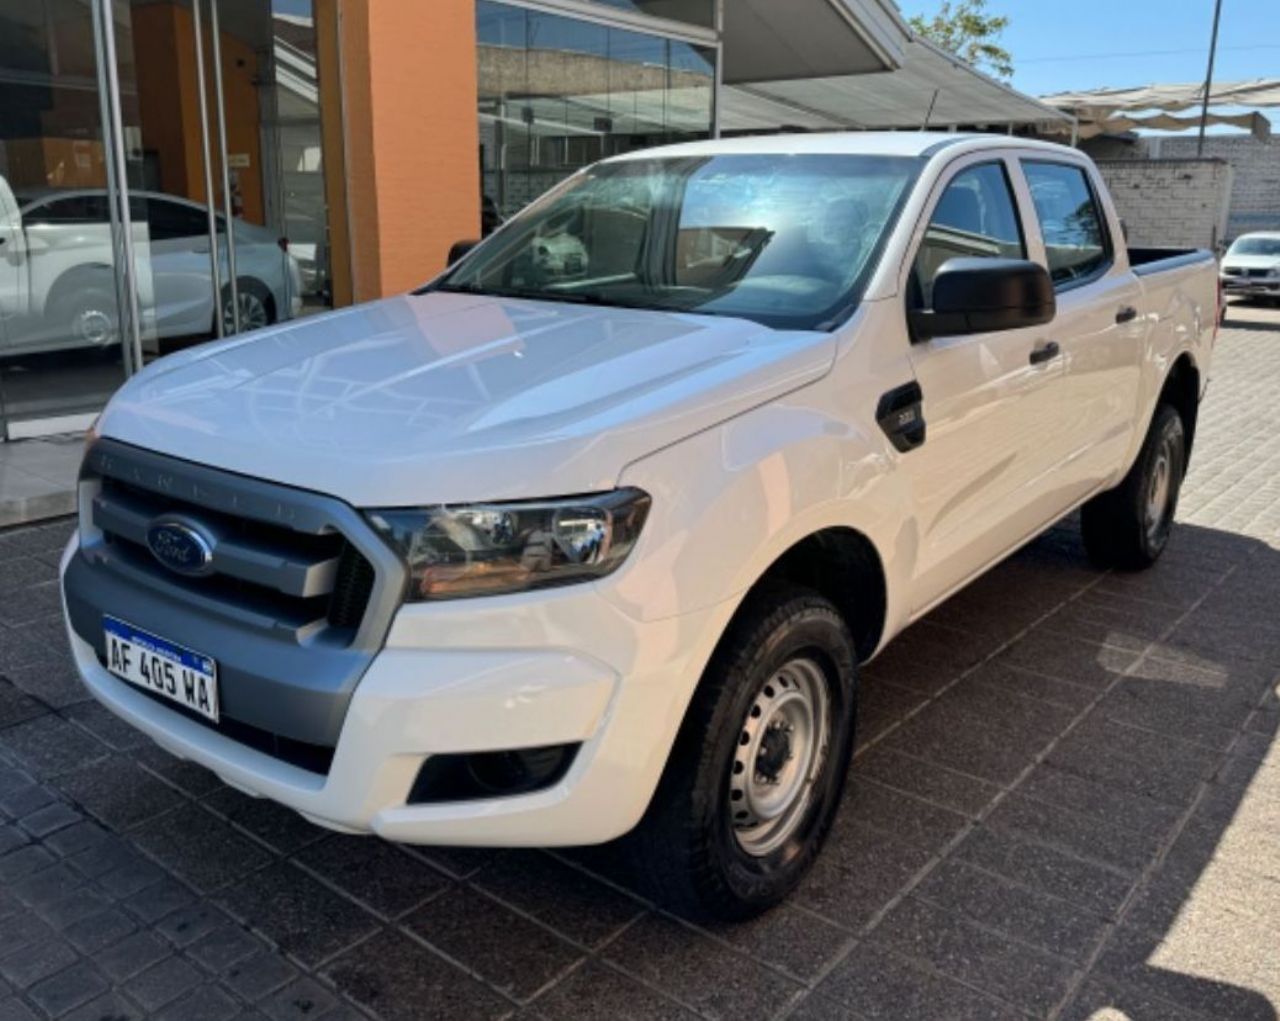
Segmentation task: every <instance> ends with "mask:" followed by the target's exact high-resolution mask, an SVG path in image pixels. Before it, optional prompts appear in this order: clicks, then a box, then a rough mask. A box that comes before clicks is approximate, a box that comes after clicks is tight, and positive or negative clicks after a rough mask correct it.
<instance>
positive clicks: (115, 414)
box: [100, 293, 835, 506]
mask: <svg viewBox="0 0 1280 1021" xmlns="http://www.w3.org/2000/svg"><path fill="white" fill-rule="evenodd" d="M834 353H835V342H834V339H833V337H832V335H830V334H827V333H809V332H781V331H775V330H770V329H768V328H766V327H763V326H760V325H758V324H755V323H751V322H747V321H745V320H741V319H728V318H715V317H708V316H692V315H682V314H675V313H666V312H652V311H647V310H644V311H642V310H631V309H618V308H600V307H589V306H581V305H570V304H561V303H553V302H531V301H517V300H508V299H500V298H490V297H484V296H476V295H465V294H446V293H428V294H423V295H407V296H402V297H396V298H389V299H386V300H384V301H379V302H375V303H373V304H370V305H363V306H359V307H356V308H352V309H347V310H344V311H341V312H336V313H332V314H329V315H324V316H318V317H315V318H312V319H305V320H301V321H296V322H293V323H290V324H286V325H283V326H279V327H275V328H272V329H268V330H263V331H260V332H258V333H256V334H253V335H251V336H249V337H245V338H233V339H231V340H227V341H221V342H218V343H215V344H208V345H204V346H202V347H200V348H195V349H192V350H190V351H186V352H183V353H181V354H177V355H174V356H171V357H169V358H165V359H163V360H161V361H159V362H157V363H155V364H153V365H152V366H150V367H149V368H148V369H146V370H145V371H143V372H142V373H140V374H139V375H137V376H135V377H134V378H133V379H132V380H131V381H130V382H129V383H128V384H126V385H125V387H124V388H123V389H122V390H121V391H120V392H119V393H118V394H117V395H116V397H115V398H114V399H113V400H112V402H111V404H110V405H109V406H108V408H107V410H106V412H105V413H104V415H103V417H102V421H101V424H100V428H101V430H102V432H103V434H104V435H108V436H112V437H114V438H116V439H119V440H122V441H124V442H127V443H134V444H137V445H139V446H143V447H147V448H150V449H153V450H159V451H162V452H166V453H170V454H173V455H175V456H178V457H182V458H186V459H188V460H192V461H197V462H200V463H203V464H210V465H214V466H218V467H223V468H227V469H230V470H233V471H237V472H241V473H244V474H247V475H254V476H259V477H264V478H269V479H273V480H276V481H280V482H285V483H288V484H292V485H297V486H302V487H306V488H309V489H316V490H320V491H323V492H328V493H332V494H335V495H337V496H340V497H342V498H344V499H346V500H348V501H349V502H351V503H354V504H357V505H363V506H393V505H411V504H426V503H436V502H459V501H465V500H498V499H512V498H520V497H530V496H549V495H554V494H557V493H576V492H588V491H592V490H599V489H607V488H610V487H612V486H613V485H614V484H615V482H616V480H617V478H618V475H619V473H620V472H621V470H622V469H623V468H624V467H625V466H626V465H627V464H628V463H630V462H632V461H634V460H635V459H637V458H639V457H643V456H644V455H645V454H647V453H650V452H652V451H654V450H656V449H659V448H661V447H663V446H665V445H668V444H670V443H673V442H675V441H677V440H680V439H683V438H684V437H686V436H689V435H691V434H693V433H695V432H697V431H699V430H701V429H705V428H707V427H708V426H710V425H714V424H715V423H717V422H719V421H723V420H725V419H726V418H729V417H731V416H733V415H736V414H739V413H740V412H742V411H744V410H746V409H748V408H750V407H753V406H755V405H758V404H760V403H763V402H764V401H767V400H769V399H770V398H772V397H775V396H777V395H779V394H782V393H785V392H787V391H788V390H791V389H794V388H796V387H798V386H802V385H804V384H805V383H808V382H810V381H812V380H814V379H817V378H819V377H821V376H822V375H823V374H824V373H825V372H826V371H827V370H828V369H829V368H830V365H831V362H832V359H833V357H834Z"/></svg>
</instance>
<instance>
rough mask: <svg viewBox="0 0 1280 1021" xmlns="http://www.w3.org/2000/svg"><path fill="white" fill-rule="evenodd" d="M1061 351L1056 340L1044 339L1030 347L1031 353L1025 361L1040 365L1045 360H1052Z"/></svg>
mask: <svg viewBox="0 0 1280 1021" xmlns="http://www.w3.org/2000/svg"><path fill="white" fill-rule="evenodd" d="M1061 353H1062V348H1060V347H1059V346H1058V342H1057V341H1056V340H1046V341H1044V343H1041V344H1037V345H1036V346H1035V347H1033V348H1032V349H1031V355H1030V357H1028V358H1027V361H1029V362H1030V363H1031V364H1032V365H1042V364H1044V363H1045V362H1049V361H1053V359H1055V358H1057V357H1058V355H1059V354H1061Z"/></svg>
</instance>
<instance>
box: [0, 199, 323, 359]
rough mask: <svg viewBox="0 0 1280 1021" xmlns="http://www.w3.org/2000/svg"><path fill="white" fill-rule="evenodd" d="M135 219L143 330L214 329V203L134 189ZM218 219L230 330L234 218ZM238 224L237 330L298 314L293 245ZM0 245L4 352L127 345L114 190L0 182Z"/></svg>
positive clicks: (164, 333)
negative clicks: (228, 241)
mask: <svg viewBox="0 0 1280 1021" xmlns="http://www.w3.org/2000/svg"><path fill="white" fill-rule="evenodd" d="M130 218H131V220H132V223H133V226H132V235H133V244H134V252H135V257H136V264H137V268H138V273H137V279H138V291H139V293H138V301H139V307H140V310H141V312H142V317H143V330H144V336H145V337H146V338H147V339H148V340H152V339H154V340H155V341H159V340H164V339H167V338H172V337H181V336H191V335H201V334H210V333H213V332H214V331H215V328H216V327H215V322H214V299H213V287H212V282H211V278H212V273H211V268H210V260H209V234H208V214H207V211H206V208H205V207H204V206H202V205H199V204H197V203H195V202H190V201H188V200H187V199H183V198H178V197H176V196H173V195H166V194H163V193H159V192H133V193H131V195H130ZM217 221H218V231H219V234H220V235H221V237H220V239H219V240H220V250H221V252H222V267H223V269H222V279H223V297H222V301H221V306H222V315H223V319H224V323H225V324H226V328H227V329H228V330H229V329H230V324H231V302H230V288H229V286H228V284H227V278H228V276H229V270H228V267H227V257H226V245H225V231H226V218H225V217H223V216H221V215H219V216H218V218H217ZM234 226H235V248H236V270H237V278H238V284H239V288H238V290H239V299H240V328H241V330H250V329H256V328H258V327H261V326H267V325H269V324H271V323H274V322H279V321H281V320H284V319H290V318H292V317H293V316H294V315H295V314H296V313H297V311H298V307H299V303H300V300H301V299H300V295H301V283H300V275H299V270H298V265H297V262H296V261H295V260H294V258H293V257H292V256H291V255H290V254H289V252H288V244H287V242H286V241H285V240H284V239H282V238H278V237H277V236H276V234H275V232H273V231H271V230H268V229H266V228H264V227H259V226H257V225H256V224H251V223H247V222H245V221H243V220H239V219H237V220H235V221H234ZM0 252H2V253H3V254H4V256H5V258H3V259H2V260H0V321H2V322H3V323H4V326H3V328H2V329H0V353H4V354H25V353H30V352H35V351H56V350H63V349H70V348H79V347H109V346H111V345H114V344H116V343H118V342H119V335H118V333H119V331H118V327H117V312H116V291H115V277H114V271H113V264H114V260H113V258H112V250H111V227H110V220H109V216H108V205H107V193H106V191H104V190H102V189H76V190H67V189H62V190H56V191H54V190H50V191H43V192H26V193H21V194H15V193H14V192H12V191H11V190H10V189H9V186H8V184H7V183H6V182H5V181H4V179H3V178H0Z"/></svg>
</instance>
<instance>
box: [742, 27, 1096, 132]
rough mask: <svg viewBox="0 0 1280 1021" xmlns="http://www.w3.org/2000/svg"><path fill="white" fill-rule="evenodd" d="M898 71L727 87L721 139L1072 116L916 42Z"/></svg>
mask: <svg viewBox="0 0 1280 1021" xmlns="http://www.w3.org/2000/svg"><path fill="white" fill-rule="evenodd" d="M902 52H903V55H902V63H901V66H900V67H899V68H898V69H897V70H894V71H888V72H882V73H879V74H849V75H839V76H834V77H815V78H805V79H797V80H789V81H757V82H753V83H749V84H736V85H726V86H725V87H724V91H723V94H722V106H721V112H720V126H721V130H723V131H777V130H779V129H795V128H799V129H803V130H819V131H820V130H824V129H828V130H829V129H833V128H835V129H839V128H859V129H877V128H920V127H923V126H925V125H926V124H928V125H932V126H946V125H953V124H954V125H967V126H978V125H1000V126H1003V125H1009V124H1035V125H1051V124H1054V123H1060V124H1063V125H1066V126H1067V127H1068V128H1069V127H1070V124H1071V117H1070V115H1068V114H1066V113H1063V112H1062V111H1061V110H1058V109H1055V108H1054V107H1052V106H1049V105H1048V104H1046V103H1043V102H1041V101H1039V100H1037V99H1033V98H1032V97H1030V96H1027V95H1023V94H1022V93H1021V92H1018V91H1016V90H1015V89H1012V88H1010V87H1009V86H1008V85H1005V84H1004V83H1003V82H999V81H997V80H996V79H994V78H992V77H990V76H988V75H985V74H983V73H982V72H981V71H978V70H976V69H975V68H973V67H972V66H971V65H969V64H966V63H965V62H964V61H963V60H960V59H959V58H958V57H955V56H953V55H952V54H950V53H947V52H945V51H944V50H942V49H940V48H939V47H937V46H935V45H934V44H933V43H930V42H929V41H927V40H925V39H921V38H919V37H916V38H914V39H912V40H911V41H910V42H908V43H907V44H906V45H905V46H904V47H903V51H902Z"/></svg>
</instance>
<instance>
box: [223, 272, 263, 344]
mask: <svg viewBox="0 0 1280 1021" xmlns="http://www.w3.org/2000/svg"><path fill="white" fill-rule="evenodd" d="M236 291H237V293H238V296H239V304H240V332H241V333H248V332H249V331H250V330H260V329H262V328H263V327H264V326H270V325H271V324H272V323H274V322H275V321H276V315H275V302H274V301H273V300H272V298H271V292H270V291H269V290H268V289H267V286H266V285H265V284H263V283H261V282H259V281H257V280H251V279H246V280H240V281H239V282H238V284H237V286H236ZM235 329H236V327H235V318H234V316H233V315H232V304H231V288H230V287H229V286H228V287H224V288H223V289H222V332H223V335H224V336H227V337H229V336H231V335H232V334H233V333H234V332H235Z"/></svg>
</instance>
